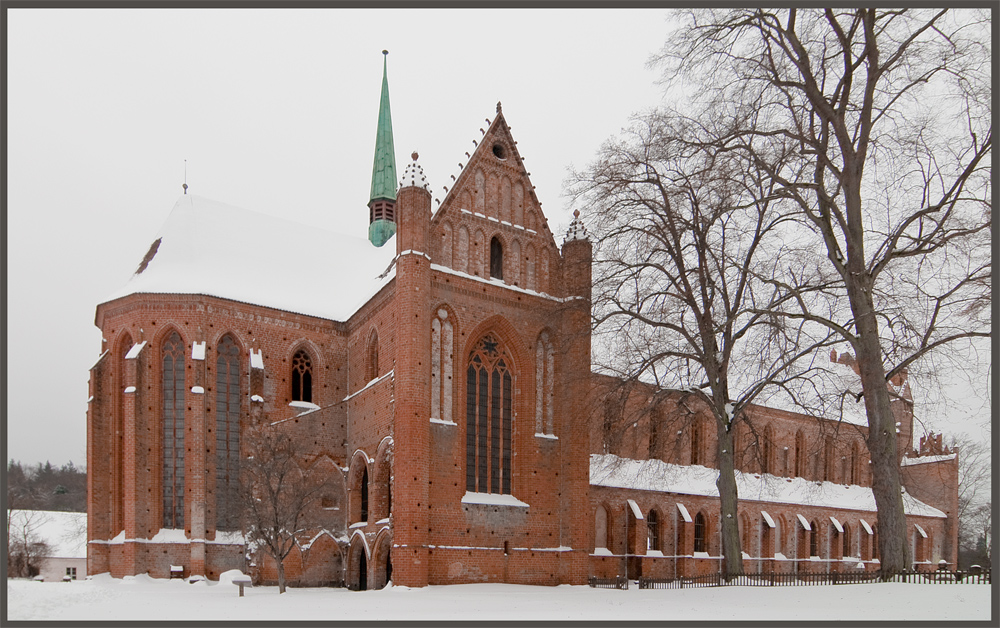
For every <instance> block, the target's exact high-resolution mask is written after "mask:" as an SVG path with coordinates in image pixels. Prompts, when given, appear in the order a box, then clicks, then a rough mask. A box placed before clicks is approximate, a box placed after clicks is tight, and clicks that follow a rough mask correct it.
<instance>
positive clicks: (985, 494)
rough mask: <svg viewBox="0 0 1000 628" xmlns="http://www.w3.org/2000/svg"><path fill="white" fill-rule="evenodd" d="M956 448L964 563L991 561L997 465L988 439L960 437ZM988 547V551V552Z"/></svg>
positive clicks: (960, 544) (960, 539)
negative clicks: (993, 462)
mask: <svg viewBox="0 0 1000 628" xmlns="http://www.w3.org/2000/svg"><path fill="white" fill-rule="evenodd" d="M952 449H957V450H958V515H957V517H958V544H959V555H960V562H963V563H964V565H963V566H967V565H968V564H970V563H971V562H978V563H979V564H983V561H985V562H986V563H987V564H988V563H989V550H990V547H989V545H990V543H991V542H992V535H991V533H990V532H991V524H992V513H991V508H990V495H991V493H992V483H993V468H992V464H991V454H992V452H991V450H990V447H989V442H988V441H982V440H974V439H972V438H970V437H959V438H956V439H955V441H954V443H953V444H952ZM984 550H985V551H984Z"/></svg>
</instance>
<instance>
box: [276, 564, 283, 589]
mask: <svg viewBox="0 0 1000 628" xmlns="http://www.w3.org/2000/svg"><path fill="white" fill-rule="evenodd" d="M276 562H277V563H278V594H279V595H280V594H282V593H284V592H285V561H283V560H280V559H279V560H277V561H276Z"/></svg>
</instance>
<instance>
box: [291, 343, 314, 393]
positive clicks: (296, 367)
mask: <svg viewBox="0 0 1000 628" xmlns="http://www.w3.org/2000/svg"><path fill="white" fill-rule="evenodd" d="M292 401H308V402H310V403H311V402H312V359H310V357H309V354H308V353H306V352H305V350H304V349H299V350H298V351H296V352H295V355H294V356H293V357H292Z"/></svg>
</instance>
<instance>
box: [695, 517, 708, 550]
mask: <svg viewBox="0 0 1000 628" xmlns="http://www.w3.org/2000/svg"><path fill="white" fill-rule="evenodd" d="M707 538H708V534H706V530H705V515H703V514H701V513H700V512H699V513H698V514H696V515H695V516H694V551H696V552H707V551H708V549H707V547H708V545H707V544H706V542H705V540H706V539H707Z"/></svg>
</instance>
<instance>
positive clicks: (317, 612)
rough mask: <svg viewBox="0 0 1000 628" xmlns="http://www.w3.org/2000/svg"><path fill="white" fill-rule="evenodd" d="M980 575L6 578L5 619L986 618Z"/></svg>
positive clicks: (987, 603) (985, 591)
mask: <svg viewBox="0 0 1000 628" xmlns="http://www.w3.org/2000/svg"><path fill="white" fill-rule="evenodd" d="M991 588H992V587H990V586H989V585H951V586H949V585H933V584H895V583H890V584H864V585H860V584H859V585H835V586H834V585H827V586H802V587H773V588H764V587H735V586H734V587H718V588H714V587H713V588H698V589H683V590H678V589H673V590H642V591H640V590H639V589H636V588H631V589H629V590H627V591H618V590H613V589H611V590H609V589H591V588H589V587H586V586H559V587H528V586H517V585H507V584H469V585H454V586H446V587H445V586H433V587H426V588H422V589H411V588H407V587H388V588H386V589H383V590H381V591H361V592H353V591H347V590H344V589H288V592H287V593H285V594H284V595H280V596H279V595H278V589H277V587H258V588H247V589H246V592H245V596H244V597H243V598H240V597H238V590H237V588H236V586H235V585H233V584H229V583H223V584H219V583H206V582H200V583H197V584H188V583H186V582H184V581H181V580H155V579H152V578H149V577H148V576H137V577H135V578H132V579H129V580H116V579H112V578H111V577H109V576H108V575H107V574H100V575H97V576H95V577H94V578H93V579H92V580H89V581H76V582H70V583H63V582H52V583H47V582H31V581H27V580H8V582H7V618H6V619H7V620H8V621H14V620H56V621H59V620H64V621H65V620H105V621H108V620H131V621H135V620H154V619H155V620H216V619H218V620H230V621H234V620H235V621H239V620H281V621H282V623H284V622H287V621H294V620H385V619H391V620H441V619H478V620H486V619H493V620H496V619H503V620H506V619H510V620H526V619H535V620H630V619H637V620H692V619H711V620H753V619H756V620H782V619H784V620H851V621H862V620H873V619H878V620H930V621H955V620H990V619H991V616H990V607H991V604H990V591H991Z"/></svg>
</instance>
